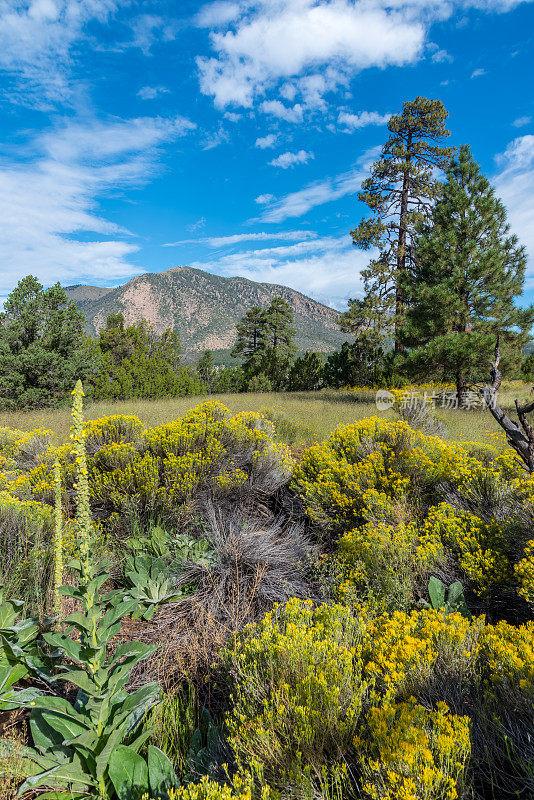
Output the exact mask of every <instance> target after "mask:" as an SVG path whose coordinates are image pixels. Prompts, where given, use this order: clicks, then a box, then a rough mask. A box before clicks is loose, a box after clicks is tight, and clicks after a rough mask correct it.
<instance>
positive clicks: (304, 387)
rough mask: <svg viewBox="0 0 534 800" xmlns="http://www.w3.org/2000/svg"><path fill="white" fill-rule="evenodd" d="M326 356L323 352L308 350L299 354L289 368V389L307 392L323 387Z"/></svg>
mask: <svg viewBox="0 0 534 800" xmlns="http://www.w3.org/2000/svg"><path fill="white" fill-rule="evenodd" d="M323 370H324V358H323V356H322V354H321V353H313V352H311V353H310V352H306V353H304V355H302V356H297V358H296V359H295V360H294V361H293V364H292V365H291V369H290V370H289V379H288V387H287V388H288V390H289V391H290V392H306V391H311V390H316V389H320V388H321V384H322V382H323Z"/></svg>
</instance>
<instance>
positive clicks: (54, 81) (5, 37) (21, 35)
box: [0, 0, 123, 105]
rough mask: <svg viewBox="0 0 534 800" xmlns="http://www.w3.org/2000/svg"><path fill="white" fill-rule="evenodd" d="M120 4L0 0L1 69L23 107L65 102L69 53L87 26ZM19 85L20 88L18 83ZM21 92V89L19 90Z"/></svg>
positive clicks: (94, 0)
mask: <svg viewBox="0 0 534 800" xmlns="http://www.w3.org/2000/svg"><path fill="white" fill-rule="evenodd" d="M122 2H123V0H2V1H1V2H0V69H4V70H6V71H7V73H8V75H9V78H10V79H11V81H12V85H11V92H12V93H13V94H14V96H15V97H16V98H17V99H18V101H19V102H23V103H28V104H29V103H31V102H34V103H37V104H38V105H44V103H45V102H47V101H57V100H61V101H65V100H66V99H67V98H68V97H69V95H70V92H71V87H70V85H69V70H70V51H71V49H72V47H73V45H74V44H75V43H76V42H77V41H78V40H80V39H83V38H84V37H85V36H86V26H87V25H88V24H89V23H92V22H95V21H96V22H102V23H104V22H106V21H107V19H108V18H109V16H110V15H111V14H112V13H113V12H115V11H116V10H117V9H118V8H119V7H120V5H121V4H122ZM20 81H22V84H21V83H20ZM21 89H23V91H21Z"/></svg>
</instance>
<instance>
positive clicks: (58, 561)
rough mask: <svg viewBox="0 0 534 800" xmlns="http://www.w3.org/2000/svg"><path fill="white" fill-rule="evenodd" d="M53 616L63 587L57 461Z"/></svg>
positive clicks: (61, 511) (59, 484)
mask: <svg viewBox="0 0 534 800" xmlns="http://www.w3.org/2000/svg"><path fill="white" fill-rule="evenodd" d="M54 501H55V502H54V540H53V550H54V614H57V615H60V614H61V611H62V602H61V598H62V595H61V594H60V592H59V587H60V586H62V585H63V508H62V504H61V471H60V468H59V461H58V460H57V458H56V461H55V463H54Z"/></svg>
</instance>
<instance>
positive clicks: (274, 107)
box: [260, 100, 304, 122]
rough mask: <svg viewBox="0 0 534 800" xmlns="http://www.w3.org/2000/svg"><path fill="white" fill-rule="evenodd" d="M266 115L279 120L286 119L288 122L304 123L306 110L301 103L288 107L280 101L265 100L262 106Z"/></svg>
mask: <svg viewBox="0 0 534 800" xmlns="http://www.w3.org/2000/svg"><path fill="white" fill-rule="evenodd" d="M260 109H261V110H262V111H263V113H264V114H270V115H271V116H272V117H276V118H277V119H284V120H285V121H286V122H302V119H303V116H304V108H303V106H302V105H301V104H300V103H295V105H294V106H286V105H284V103H281V102H280V100H264V101H263V103H262V104H261V105H260Z"/></svg>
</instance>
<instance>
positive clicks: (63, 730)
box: [40, 711, 87, 742]
mask: <svg viewBox="0 0 534 800" xmlns="http://www.w3.org/2000/svg"><path fill="white" fill-rule="evenodd" d="M40 713H41V715H42V717H43V719H44V720H45V722H47V723H48V725H50V727H51V728H53V729H54V730H55V731H57V732H58V733H60V734H61V736H62V737H63V740H64V741H65V742H66V741H68V740H69V739H72V738H74V737H75V736H79V735H80V734H81V733H84V732H85V731H87V725H85V724H80V723H79V722H78V721H77V720H75V719H73V718H72V717H71V716H67V715H66V714H58V713H56V712H53V711H50V712H49V711H41V712H40Z"/></svg>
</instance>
